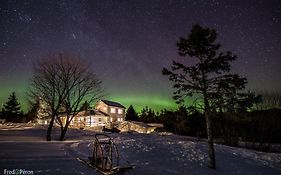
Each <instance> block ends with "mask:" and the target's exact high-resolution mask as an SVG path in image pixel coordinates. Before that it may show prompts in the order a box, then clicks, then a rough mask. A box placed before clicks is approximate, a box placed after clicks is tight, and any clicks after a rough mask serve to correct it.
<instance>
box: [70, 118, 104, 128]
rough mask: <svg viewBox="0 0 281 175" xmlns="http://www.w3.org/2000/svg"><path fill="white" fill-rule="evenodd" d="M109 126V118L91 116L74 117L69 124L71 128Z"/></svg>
mask: <svg viewBox="0 0 281 175" xmlns="http://www.w3.org/2000/svg"><path fill="white" fill-rule="evenodd" d="M108 124H109V117H107V116H103V115H92V116H75V117H74V118H73V119H72V121H71V123H70V126H71V127H75V128H86V127H94V126H106V125H108Z"/></svg>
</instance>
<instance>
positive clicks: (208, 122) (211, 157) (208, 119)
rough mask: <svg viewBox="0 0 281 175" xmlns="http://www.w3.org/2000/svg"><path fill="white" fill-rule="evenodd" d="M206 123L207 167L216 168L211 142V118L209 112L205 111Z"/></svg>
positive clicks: (212, 143)
mask: <svg viewBox="0 0 281 175" xmlns="http://www.w3.org/2000/svg"><path fill="white" fill-rule="evenodd" d="M205 117H206V125H207V135H208V155H209V161H208V164H209V167H210V168H211V169H214V170H215V169H216V158H215V149H214V142H213V132H212V119H211V116H210V114H209V112H205Z"/></svg>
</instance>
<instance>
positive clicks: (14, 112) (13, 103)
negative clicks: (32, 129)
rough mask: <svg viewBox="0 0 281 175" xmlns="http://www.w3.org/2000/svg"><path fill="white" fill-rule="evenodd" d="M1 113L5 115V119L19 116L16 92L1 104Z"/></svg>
mask: <svg viewBox="0 0 281 175" xmlns="http://www.w3.org/2000/svg"><path fill="white" fill-rule="evenodd" d="M3 114H4V116H5V117H6V119H7V120H9V119H14V118H16V117H18V116H20V114H21V112H20V103H19V102H18V100H17V97H16V93H15V92H13V93H12V94H11V95H10V97H9V99H8V101H7V103H6V104H4V106H3Z"/></svg>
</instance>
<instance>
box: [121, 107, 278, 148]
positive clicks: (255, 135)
mask: <svg viewBox="0 0 281 175" xmlns="http://www.w3.org/2000/svg"><path fill="white" fill-rule="evenodd" d="M132 111H134V109H133V107H132V106H130V107H129V109H128V111H127V116H126V117H127V119H128V120H138V121H142V122H146V123H154V122H156V123H162V124H164V127H165V128H164V129H165V131H168V132H173V133H175V134H181V135H188V136H194V137H198V139H200V138H206V137H207V133H206V123H205V118H204V115H203V114H202V113H200V112H199V111H197V110H196V109H193V108H185V107H180V108H179V109H178V110H176V111H168V110H163V111H161V112H160V113H155V112H154V111H153V110H151V109H149V108H144V109H143V110H142V111H141V112H140V113H139V114H137V113H135V112H132ZM134 115H135V116H134ZM212 120H213V132H214V138H215V141H216V142H219V143H223V144H227V145H232V146H238V145H241V143H248V146H247V145H246V146H247V147H251V148H255V149H258V150H262V151H269V150H270V144H281V139H280V138H281V132H280V126H281V109H268V110H256V111H251V112H243V113H234V114H233V113H228V112H222V113H219V112H216V113H213V115H212ZM249 143H252V144H249Z"/></svg>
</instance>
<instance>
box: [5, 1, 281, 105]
mask: <svg viewBox="0 0 281 175" xmlns="http://www.w3.org/2000/svg"><path fill="white" fill-rule="evenodd" d="M194 24H200V25H202V26H204V27H210V28H214V29H216V30H217V32H218V34H219V35H218V41H219V42H220V43H221V44H222V50H230V51H232V52H233V53H234V54H236V55H237V56H238V58H237V60H236V61H235V62H234V63H233V64H232V65H233V71H234V72H237V73H239V74H241V75H243V76H246V77H247V78H248V82H249V83H248V85H247V88H248V89H255V90H267V91H281V79H280V75H281V56H280V55H281V54H280V53H281V1H280V0H252V1H249V0H232V1H229V0H221V1H219V0H210V1H209V0H194V1H192V0H145V1H143V0H99V1H98V0H97V1H96V0H77V1H74V0H59V1H55V0H50V1H46V0H29V1H26V0H18V1H14V0H2V1H0V103H1V104H3V103H5V102H6V101H7V98H8V96H9V94H11V92H13V91H15V92H16V94H17V95H18V98H19V100H20V102H21V104H22V105H23V109H24V110H26V109H27V103H26V98H27V97H26V91H27V88H28V85H29V79H30V78H31V76H32V65H33V63H34V62H36V60H38V59H41V58H42V57H44V56H46V55H48V54H51V53H57V52H67V53H70V54H74V55H77V56H79V57H81V58H83V59H84V60H85V61H86V62H87V63H88V64H90V66H91V69H92V70H93V71H94V72H95V73H96V74H97V75H98V77H99V78H100V79H101V80H102V81H103V86H104V88H105V90H106V98H107V99H110V100H115V101H118V102H120V103H122V104H124V105H125V106H127V107H128V105H130V104H132V105H133V106H135V107H136V108H137V109H138V110H140V109H141V108H142V107H144V106H149V107H152V108H153V109H155V110H160V109H163V108H167V109H175V108H176V107H177V105H176V104H175V103H174V101H173V100H172V99H171V97H172V85H171V83H170V82H169V81H168V79H167V77H164V76H163V75H162V74H161V69H162V68H163V67H164V66H165V67H169V65H171V62H172V60H177V61H180V60H182V58H179V56H178V55H177V50H176V42H177V40H178V38H179V37H180V36H187V34H188V33H189V32H190V30H191V28H192V25H194Z"/></svg>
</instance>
